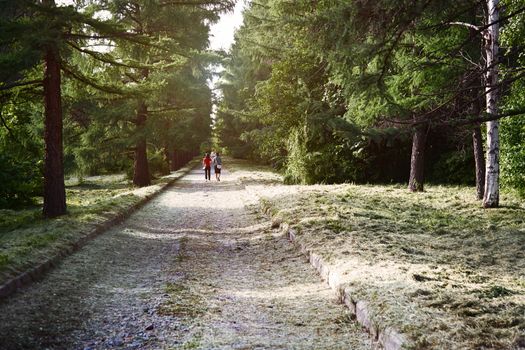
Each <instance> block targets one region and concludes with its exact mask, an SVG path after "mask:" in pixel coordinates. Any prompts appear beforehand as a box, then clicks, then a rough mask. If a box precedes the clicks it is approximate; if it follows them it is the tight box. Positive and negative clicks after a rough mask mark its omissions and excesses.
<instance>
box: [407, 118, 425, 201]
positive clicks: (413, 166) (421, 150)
mask: <svg viewBox="0 0 525 350" xmlns="http://www.w3.org/2000/svg"><path fill="white" fill-rule="evenodd" d="M426 141H427V128H426V126H424V127H418V128H416V129H415V130H414V135H413V136H412V157H411V159H410V180H409V182H408V189H409V190H410V191H411V192H421V191H423V183H424V179H425V178H424V166H425V145H426Z"/></svg>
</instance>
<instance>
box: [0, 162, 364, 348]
mask: <svg viewBox="0 0 525 350" xmlns="http://www.w3.org/2000/svg"><path fill="white" fill-rule="evenodd" d="M253 200H254V199H253V198H249V195H248V193H247V192H246V191H245V190H244V188H243V186H242V185H241V184H240V182H239V181H238V180H237V179H236V176H235V173H233V174H228V172H225V174H223V181H222V182H215V181H213V182H211V183H210V182H208V183H206V182H204V180H203V179H202V174H201V172H200V171H193V172H192V173H190V174H188V175H186V176H185V177H184V178H183V179H182V180H179V181H178V182H177V183H176V184H175V185H174V186H172V187H171V188H170V189H168V190H167V191H166V192H164V193H163V194H161V195H160V196H158V197H157V198H155V199H154V200H153V201H151V202H150V203H149V204H148V205H146V206H145V207H144V208H142V209H141V210H140V211H138V212H137V213H135V214H134V215H132V216H131V217H130V218H129V219H128V220H126V221H125V222H124V223H122V224H121V225H119V226H117V227H115V228H113V229H112V230H110V231H109V232H107V233H105V234H103V235H102V236H100V237H98V238H97V239H95V240H94V241H92V242H91V243H89V244H88V245H87V246H85V247H84V248H83V249H82V250H81V251H80V252H78V253H76V254H74V255H73V256H70V257H69V258H67V259H65V260H64V261H63V263H62V264H61V265H60V266H59V267H58V268H56V269H55V270H54V271H52V272H51V273H50V274H49V275H48V276H47V277H46V278H45V280H43V281H42V282H40V283H36V284H34V285H32V286H31V287H29V288H26V289H24V290H23V291H21V292H19V293H17V294H16V295H14V296H13V297H11V298H9V299H7V300H6V301H4V302H3V303H2V304H0V325H1V330H0V348H1V349H5V350H8V349H85V350H88V349H111V348H115V349H177V348H181V349H370V348H371V345H370V341H369V340H368V337H367V335H366V334H364V333H363V332H362V331H361V330H360V329H359V328H358V327H357V326H356V325H355V324H354V323H353V322H352V321H351V320H350V319H349V316H348V313H347V312H346V310H345V309H344V308H343V307H342V306H341V305H339V304H338V303H337V301H336V298H335V295H333V293H332V292H331V290H330V289H329V288H328V287H327V286H326V285H325V284H324V283H323V282H322V281H321V280H320V279H319V277H318V276H317V275H316V274H315V272H314V271H313V269H312V268H311V267H310V265H309V264H308V263H307V262H306V260H305V258H303V256H302V255H300V254H299V253H298V252H297V251H296V250H295V249H294V248H293V247H292V246H291V245H290V244H288V243H287V242H286V241H285V239H284V238H283V237H282V236H281V235H279V234H278V233H277V232H274V231H272V230H271V229H270V227H269V225H268V224H267V223H265V220H263V219H262V218H259V217H258V216H257V213H256V212H253V211H250V210H249V209H247V206H246V205H245V204H246V203H249V202H251V201H253Z"/></svg>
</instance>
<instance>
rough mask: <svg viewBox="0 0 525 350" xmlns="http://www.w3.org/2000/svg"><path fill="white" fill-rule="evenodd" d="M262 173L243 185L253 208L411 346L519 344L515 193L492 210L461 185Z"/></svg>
mask: <svg viewBox="0 0 525 350" xmlns="http://www.w3.org/2000/svg"><path fill="white" fill-rule="evenodd" d="M246 168H247V167H246V166H245V167H244V169H246ZM244 169H240V170H239V171H245V170H244ZM259 173H260V176H261V177H264V176H266V175H265V174H266V172H259ZM271 179H274V178H273V177H272V178H268V179H267V180H268V181H270V180H271ZM268 181H263V182H262V184H257V183H255V182H253V181H252V182H250V183H248V184H247V185H248V187H249V188H251V190H252V191H256V192H258V194H259V196H260V198H261V202H260V205H261V208H262V209H263V210H264V211H265V212H267V213H269V214H271V215H272V216H273V217H276V216H277V217H279V218H282V220H283V221H284V222H287V223H289V224H290V225H291V226H292V227H293V228H295V229H296V230H297V231H298V237H299V240H300V241H301V242H302V243H304V244H306V245H307V246H308V247H309V249H311V250H313V251H314V252H316V253H318V254H320V255H321V256H322V257H323V259H324V260H325V261H327V262H328V263H329V264H330V265H331V266H332V267H333V268H334V270H337V271H338V272H340V273H341V274H342V275H343V276H344V281H345V283H346V285H347V286H348V287H349V288H350V291H351V293H352V295H353V296H354V297H355V298H356V299H358V300H359V299H364V300H368V301H369V302H370V304H371V305H372V307H373V308H374V310H376V311H377V314H378V315H379V316H377V319H378V320H379V322H380V324H381V325H383V326H386V325H393V326H395V327H396V328H398V329H399V330H401V331H402V332H404V333H406V334H407V335H408V336H409V337H410V338H411V339H412V341H413V344H415V346H416V347H417V348H425V347H428V348H447V349H465V348H472V349H478V348H487V349H489V348H490V349H512V348H523V347H525V249H524V247H525V204H524V203H523V202H522V201H520V200H518V198H517V197H514V196H513V195H512V194H508V193H503V194H502V196H501V203H502V207H501V208H498V209H482V208H481V204H480V202H479V201H478V200H476V198H475V189H474V188H468V187H452V186H427V188H426V191H425V192H423V193H410V192H408V191H407V190H406V189H405V188H404V187H403V186H399V185H390V186H379V185H378V186H373V185H350V184H345V185H329V186H328V185H315V186H283V185H280V184H278V182H277V181H274V185H273V186H272V187H269V186H268Z"/></svg>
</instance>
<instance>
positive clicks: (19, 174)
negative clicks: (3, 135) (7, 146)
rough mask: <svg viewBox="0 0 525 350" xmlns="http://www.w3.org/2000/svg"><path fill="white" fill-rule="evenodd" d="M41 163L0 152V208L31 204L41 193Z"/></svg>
mask: <svg viewBox="0 0 525 350" xmlns="http://www.w3.org/2000/svg"><path fill="white" fill-rule="evenodd" d="M40 165H41V163H34V162H32V161H28V160H19V159H14V158H12V157H10V156H9V155H8V154H0V208H12V207H17V206H21V205H27V204H32V203H33V202H34V197H35V196H39V195H42V188H43V186H42V184H43V177H42V172H41V170H40V168H39V167H40Z"/></svg>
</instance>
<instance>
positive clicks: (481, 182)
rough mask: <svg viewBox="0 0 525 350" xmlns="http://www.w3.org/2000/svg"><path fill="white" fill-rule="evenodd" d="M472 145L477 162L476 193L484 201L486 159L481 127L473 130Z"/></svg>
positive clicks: (477, 126)
mask: <svg viewBox="0 0 525 350" xmlns="http://www.w3.org/2000/svg"><path fill="white" fill-rule="evenodd" d="M472 144H473V148H474V160H475V162H476V192H477V196H478V199H483V192H484V188H485V157H484V155H483V140H482V138H481V128H480V126H479V125H476V126H475V127H474V130H472Z"/></svg>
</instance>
